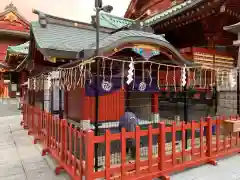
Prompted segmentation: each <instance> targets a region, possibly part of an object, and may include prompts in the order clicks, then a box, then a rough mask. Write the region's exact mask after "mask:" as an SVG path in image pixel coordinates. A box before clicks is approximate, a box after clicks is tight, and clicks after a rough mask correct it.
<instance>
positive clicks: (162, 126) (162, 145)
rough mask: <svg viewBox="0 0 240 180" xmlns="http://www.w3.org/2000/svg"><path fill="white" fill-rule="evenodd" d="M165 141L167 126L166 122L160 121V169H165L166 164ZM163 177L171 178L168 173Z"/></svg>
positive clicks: (165, 178) (165, 179)
mask: <svg viewBox="0 0 240 180" xmlns="http://www.w3.org/2000/svg"><path fill="white" fill-rule="evenodd" d="M165 143H166V126H165V123H164V122H160V123H159V137H158V169H159V171H163V170H164V166H165V155H166V154H165V153H166V152H165V151H166V149H165ZM162 179H164V180H170V177H169V176H168V175H165V174H164V175H162Z"/></svg>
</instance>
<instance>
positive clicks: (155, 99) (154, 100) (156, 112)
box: [151, 92, 160, 122]
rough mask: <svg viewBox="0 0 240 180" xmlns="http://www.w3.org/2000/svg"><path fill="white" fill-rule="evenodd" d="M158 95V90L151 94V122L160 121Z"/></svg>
mask: <svg viewBox="0 0 240 180" xmlns="http://www.w3.org/2000/svg"><path fill="white" fill-rule="evenodd" d="M158 98H159V95H158V92H155V93H153V94H152V99H151V101H152V118H151V120H152V121H153V122H159V121H160V117H159V100H158Z"/></svg>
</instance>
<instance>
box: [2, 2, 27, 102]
mask: <svg viewBox="0 0 240 180" xmlns="http://www.w3.org/2000/svg"><path fill="white" fill-rule="evenodd" d="M28 39H29V22H28V21H27V20H26V19H25V18H24V17H23V16H22V15H21V14H20V13H19V12H18V10H17V8H16V7H15V6H14V5H13V4H12V3H10V4H9V5H7V6H6V7H5V9H4V11H3V12H2V13H0V79H1V81H0V82H1V83H0V86H1V93H0V97H4V98H7V97H11V98H12V97H16V93H17V92H19V91H20V86H19V85H18V84H19V80H20V79H19V72H17V71H16V69H15V68H16V67H17V66H18V65H19V64H20V62H21V60H22V59H24V58H25V56H26V54H27V53H28V46H25V48H23V51H24V52H23V51H22V52H21V51H19V49H21V48H22V47H21V46H20V47H16V48H12V47H11V46H16V45H19V44H23V43H25V42H26V41H28ZM9 46H10V47H9Z"/></svg>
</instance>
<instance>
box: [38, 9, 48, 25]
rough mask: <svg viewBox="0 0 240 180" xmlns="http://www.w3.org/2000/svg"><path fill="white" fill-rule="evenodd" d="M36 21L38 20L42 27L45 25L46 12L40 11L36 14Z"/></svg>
mask: <svg viewBox="0 0 240 180" xmlns="http://www.w3.org/2000/svg"><path fill="white" fill-rule="evenodd" d="M38 21H39V24H40V25H41V27H42V28H46V27H47V16H46V14H44V13H42V12H40V13H39V16H38Z"/></svg>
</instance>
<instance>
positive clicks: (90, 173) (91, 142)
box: [85, 131, 94, 180]
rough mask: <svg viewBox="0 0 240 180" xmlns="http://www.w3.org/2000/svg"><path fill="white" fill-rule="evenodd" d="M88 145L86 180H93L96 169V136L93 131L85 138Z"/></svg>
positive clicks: (86, 152)
mask: <svg viewBox="0 0 240 180" xmlns="http://www.w3.org/2000/svg"><path fill="white" fill-rule="evenodd" d="M85 143H86V144H85V145H86V151H85V154H86V167H85V170H86V171H85V177H86V180H92V179H93V169H94V163H93V161H94V134H93V131H88V132H87V133H86V136H85Z"/></svg>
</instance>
